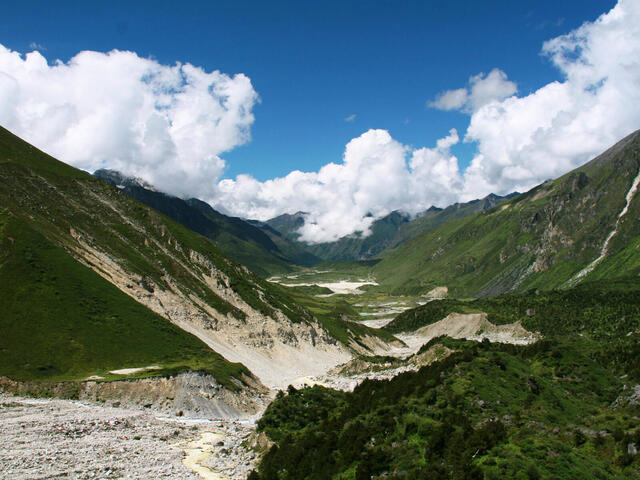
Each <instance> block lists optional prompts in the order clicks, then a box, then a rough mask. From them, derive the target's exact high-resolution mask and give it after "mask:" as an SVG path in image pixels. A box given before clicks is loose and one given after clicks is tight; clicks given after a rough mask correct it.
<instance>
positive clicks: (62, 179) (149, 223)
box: [0, 129, 350, 385]
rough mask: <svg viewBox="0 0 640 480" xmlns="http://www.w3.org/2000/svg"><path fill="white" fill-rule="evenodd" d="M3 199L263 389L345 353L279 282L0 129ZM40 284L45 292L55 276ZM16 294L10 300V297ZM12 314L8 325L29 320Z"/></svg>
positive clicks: (12, 213) (15, 218)
mask: <svg viewBox="0 0 640 480" xmlns="http://www.w3.org/2000/svg"><path fill="white" fill-rule="evenodd" d="M0 205H2V216H3V218H5V219H9V220H10V221H11V222H15V224H16V225H24V226H26V227H28V229H30V230H31V231H34V232H36V233H37V234H39V235H41V236H42V237H44V239H46V241H47V242H49V243H51V244H53V245H54V246H55V247H58V248H60V249H63V250H64V251H65V252H66V253H67V254H68V255H70V256H71V257H73V259H75V260H76V261H78V262H80V263H81V264H82V265H84V266H85V267H88V268H90V269H91V270H93V271H94V272H96V273H97V274H99V275H100V276H101V277H103V278H104V279H106V280H107V281H108V282H109V283H111V284H112V285H114V286H115V287H117V288H118V289H119V290H120V291H121V292H124V293H125V294H127V295H128V296H129V297H131V298H133V299H135V300H136V301H137V302H138V303H140V304H142V305H144V306H146V307H147V308H149V309H150V310H152V311H153V312H155V313H156V314H158V315H160V316H162V317H164V318H165V319H167V320H169V321H171V322H172V323H173V324H175V325H177V326H179V327H181V328H182V329H183V330H185V331H187V332H190V333H192V334H194V335H196V336H197V337H198V338H199V339H200V340H202V341H203V342H204V343H206V344H207V345H208V346H209V347H211V348H212V349H213V350H214V351H216V352H218V353H220V354H222V355H223V356H224V357H225V358H226V359H227V360H230V361H234V362H241V363H243V364H244V365H246V366H247V367H248V368H249V369H250V370H251V371H252V372H253V373H255V374H256V375H258V377H259V378H260V379H261V380H263V381H264V382H265V383H267V384H269V385H281V384H282V383H284V385H286V384H287V383H286V382H287V381H288V380H290V379H292V378H296V377H297V376H300V375H309V374H314V372H319V371H322V370H323V369H324V368H326V367H327V366H332V365H335V364H337V363H340V362H341V361H344V360H345V359H348V358H350V354H349V353H348V352H347V351H346V349H345V348H344V347H343V346H341V345H339V344H338V343H337V342H336V340H335V339H333V338H332V337H330V336H329V335H328V334H327V332H326V330H325V329H324V328H323V327H322V326H321V325H320V324H318V322H317V321H316V319H315V318H314V317H313V316H312V315H311V314H310V313H309V312H308V311H306V310H305V309H303V308H301V307H299V306H297V305H296V304H295V303H294V302H293V301H291V299H290V298H289V297H288V295H286V294H285V293H284V290H283V289H282V288H281V287H278V286H276V285H272V284H269V283H268V282H266V281H264V280H262V279H261V278H260V277H258V276H256V275H255V274H253V273H252V272H250V271H249V270H248V269H247V268H245V267H243V266H240V265H238V264H235V263H234V262H233V261H231V260H230V259H228V258H227V257H225V256H224V255H223V254H222V253H221V252H220V251H219V250H218V249H217V248H216V247H215V246H214V245H213V244H212V243H211V241H209V240H208V239H206V238H204V237H202V236H200V235H198V234H195V233H193V232H191V231H190V230H187V229H186V228H184V227H183V226H181V225H179V224H177V223H175V222H173V221H172V220H170V219H168V218H166V217H164V216H163V215H161V214H159V213H158V212H156V211H154V210H152V209H151V208H149V207H147V206H145V205H143V204H141V203H139V202H137V201H135V200H133V199H132V198H130V197H129V196H127V195H125V194H124V193H122V192H121V191H120V190H119V189H117V188H115V187H113V186H111V185H109V184H108V183H106V182H103V181H101V180H98V179H95V178H93V177H91V176H90V175H88V174H86V173H84V172H81V171H79V170H76V169H74V168H71V167H69V166H67V165H65V164H63V163H61V162H58V161H57V160H55V159H53V158H51V157H50V156H48V155H46V154H44V153H42V152H40V151H39V150H37V149H35V148H34V147H32V146H31V145H29V144H27V143H25V142H24V141H22V140H20V139H19V138H18V137H16V136H14V135H12V134H11V133H10V132H8V131H7V130H4V129H1V130H0ZM12 238H13V241H14V242H16V244H17V245H19V244H20V243H21V242H22V241H23V240H22V238H15V237H12ZM8 241H11V240H8ZM23 260H24V261H28V258H24V259H23ZM45 280H46V282H47V285H48V288H53V286H55V283H56V281H57V280H56V279H55V278H49V277H45ZM52 293H54V292H52ZM17 294H18V292H16V293H14V294H13V295H14V297H12V298H9V300H8V301H9V302H15V301H17V300H16V297H15V295H17ZM3 296H4V292H3ZM5 300H6V299H5ZM96 302H97V303H108V302H109V300H108V299H107V298H103V299H100V298H98V299H97V300H96ZM79 314H80V315H81V314H82V312H79ZM15 315H16V316H15V317H11V318H9V320H8V321H10V322H20V321H32V319H29V318H24V317H21V316H19V315H18V314H17V313H16V314H15ZM76 320H77V321H81V319H80V318H78V319H76ZM128 366H129V365H124V364H123V365H121V367H128Z"/></svg>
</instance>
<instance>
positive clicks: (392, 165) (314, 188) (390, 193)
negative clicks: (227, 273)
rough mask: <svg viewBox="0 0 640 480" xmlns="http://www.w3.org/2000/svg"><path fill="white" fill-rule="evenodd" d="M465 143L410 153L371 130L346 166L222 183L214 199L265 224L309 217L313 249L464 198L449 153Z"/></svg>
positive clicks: (305, 234)
mask: <svg viewBox="0 0 640 480" xmlns="http://www.w3.org/2000/svg"><path fill="white" fill-rule="evenodd" d="M458 141H459V138H458V134H457V132H456V130H455V129H452V130H451V131H450V132H449V135H448V136H447V137H445V138H443V139H441V140H439V141H438V142H437V145H436V146H435V147H434V148H431V149H429V148H421V149H418V150H411V149H410V148H409V147H406V146H404V145H402V144H401V143H400V142H398V141H396V140H394V139H393V138H392V137H391V135H390V134H389V132H387V131H386V130H373V129H372V130H369V131H367V132H365V133H363V134H362V135H360V136H359V137H357V138H354V139H353V140H351V141H350V142H349V143H348V144H347V146H346V148H345V152H344V156H343V161H342V163H340V164H336V163H329V164H327V165H325V166H323V167H322V168H321V169H320V170H319V171H318V172H300V171H294V172H291V173H289V174H288V175H287V176H285V177H282V178H276V179H273V180H268V181H266V182H259V181H257V180H256V179H254V178H253V177H251V176H248V175H239V176H238V177H236V179H235V180H231V179H227V180H222V181H221V182H220V183H219V185H218V187H219V191H218V194H217V198H216V199H215V201H217V203H218V204H219V205H224V206H225V208H226V210H227V211H228V212H229V213H232V214H235V215H242V216H248V217H251V218H258V219H261V220H267V219H269V218H272V217H274V216H276V215H278V214H281V213H285V212H286V213H295V212H297V211H304V212H309V213H308V215H307V217H306V219H305V224H304V226H303V227H302V229H301V230H300V234H301V239H302V240H305V241H308V242H311V243H316V242H327V241H333V240H337V239H338V238H340V237H343V236H345V235H349V234H351V233H354V232H358V231H359V232H363V234H364V235H366V234H368V233H369V227H370V226H371V223H372V222H373V221H374V220H375V219H376V218H380V217H382V216H384V215H387V214H388V213H390V212H392V211H393V210H403V211H405V212H408V213H412V214H415V213H418V212H420V211H423V210H425V209H426V208H428V207H429V206H431V205H433V204H434V203H435V204H440V205H446V204H448V203H451V202H452V201H454V200H455V199H456V198H457V196H459V194H460V191H459V189H460V188H461V187H462V180H461V177H460V173H459V171H458V161H457V159H456V158H455V157H454V156H452V155H451V153H450V148H451V146H452V145H454V144H456V143H457V142H458ZM212 200H213V199H212Z"/></svg>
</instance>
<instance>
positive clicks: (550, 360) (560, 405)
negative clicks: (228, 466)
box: [250, 278, 640, 480]
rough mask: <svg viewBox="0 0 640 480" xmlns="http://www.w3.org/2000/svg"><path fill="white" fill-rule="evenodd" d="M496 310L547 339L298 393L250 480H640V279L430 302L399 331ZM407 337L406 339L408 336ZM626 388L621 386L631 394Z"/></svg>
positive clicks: (270, 428) (394, 327) (281, 401)
mask: <svg viewBox="0 0 640 480" xmlns="http://www.w3.org/2000/svg"><path fill="white" fill-rule="evenodd" d="M460 309H466V310H467V311H479V310H482V311H488V312H489V316H490V320H492V321H494V322H496V323H506V322H512V321H516V320H520V321H522V322H523V323H524V324H525V326H527V327H529V328H534V327H535V329H537V330H539V331H542V332H543V333H544V334H545V338H544V339H542V340H539V341H538V342H536V343H535V344H533V345H529V346H512V345H502V344H491V343H489V342H487V341H485V342H482V343H477V342H469V341H464V340H453V339H450V338H443V337H441V338H437V339H434V340H432V341H431V342H430V343H429V344H428V345H425V346H424V347H423V348H422V350H423V351H424V350H426V349H428V348H430V347H432V346H433V345H436V344H439V345H443V346H446V347H447V348H449V349H451V350H453V351H454V353H452V354H451V355H450V356H449V357H447V358H446V359H444V360H441V361H439V362H437V363H435V364H432V365H430V366H428V367H424V368H422V369H421V370H419V371H418V372H411V373H405V374H402V375H399V376H397V377H395V378H393V379H392V380H389V381H373V380H368V381H365V382H364V383H362V384H361V385H359V386H358V387H357V388H356V389H355V390H354V392H353V393H344V392H336V391H333V390H329V389H324V388H322V387H317V386H316V387H313V388H311V389H309V388H307V389H303V390H294V389H289V392H288V395H286V396H285V395H283V394H281V395H280V397H279V398H278V399H277V400H276V401H275V402H274V403H273V404H271V405H270V406H269V408H268V409H267V411H266V412H265V414H264V416H263V418H262V419H261V420H260V422H259V424H258V428H259V429H261V430H262V431H264V432H266V433H267V435H268V436H269V437H270V438H271V439H272V440H273V441H274V442H275V445H274V446H273V447H272V448H271V449H270V450H269V451H268V453H267V454H266V455H265V456H264V458H263V459H262V462H261V464H260V465H259V468H258V470H257V471H256V472H253V473H252V475H251V476H250V478H253V479H263V480H270V479H321V478H334V479H345V480H346V479H354V480H357V479H364V478H367V479H368V478H426V479H430V478H433V479H440V478H443V479H444V478H455V479H476V478H478V479H480V478H487V479H493V478H495V479H498V478H521V479H537V478H557V479H573V478H585V479H610V478H611V479H623V478H625V479H626V478H640V464H639V463H638V459H637V458H636V457H633V456H632V455H630V454H629V453H628V451H629V447H628V446H629V444H631V443H636V444H637V443H638V442H640V427H638V421H637V419H638V415H640V406H639V405H638V403H637V401H629V398H630V397H629V395H630V393H631V392H632V390H630V389H629V388H627V387H626V386H625V384H626V385H635V384H636V383H638V382H640V361H639V360H638V359H639V358H640V329H639V327H640V280H638V279H636V278H633V279H621V280H619V281H614V282H611V281H609V282H606V283H605V282H595V283H586V284H584V285H581V286H579V287H578V288H575V289H571V290H566V291H557V292H535V291H532V292H529V293H527V294H524V295H505V296H501V297H497V298H495V299H480V300H476V301H466V302H461V301H454V300H445V301H438V302H431V303H429V304H427V305H425V306H423V307H419V308H417V309H415V310H413V311H409V312H405V313H404V314H402V315H400V316H399V317H398V319H397V320H396V321H395V322H393V323H392V324H391V325H390V328H389V330H391V331H399V330H401V329H405V328H409V329H413V328H417V327H419V326H422V325H424V324H427V323H430V322H432V321H435V320H439V319H441V318H442V317H443V316H444V315H446V313H447V312H449V311H460ZM401 327H402V328H401ZM623 382H624V383H623Z"/></svg>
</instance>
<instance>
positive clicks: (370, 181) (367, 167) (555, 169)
mask: <svg viewBox="0 0 640 480" xmlns="http://www.w3.org/2000/svg"><path fill="white" fill-rule="evenodd" d="M542 53H543V55H545V56H547V57H548V58H549V59H550V60H551V61H552V62H553V64H554V65H555V66H556V67H557V68H558V69H559V71H560V73H561V75H562V78H561V80H560V81H555V82H551V83H549V84H547V85H544V86H542V87H541V88H539V89H538V90H536V91H534V92H532V93H530V94H528V95H524V96H520V97H518V96H517V95H516V93H517V87H516V84H515V83H514V82H512V81H510V80H508V78H507V75H506V74H505V73H504V72H503V71H502V70H499V69H493V70H492V71H491V72H489V73H488V74H483V73H481V74H478V75H474V76H472V77H470V79H469V84H468V85H467V86H466V87H464V88H459V89H454V90H449V91H446V92H443V93H442V94H440V95H439V96H437V97H436V99H435V100H434V101H433V102H432V106H434V107H436V108H440V109H445V110H454V109H457V110H461V111H463V112H466V113H468V114H469V116H470V123H469V127H468V129H467V131H466V133H465V135H464V140H465V141H467V142H476V146H477V152H476V154H475V156H474V157H473V160H472V162H471V164H470V166H469V167H468V168H467V169H466V170H465V171H464V172H461V171H460V169H459V165H458V159H457V158H456V157H455V156H454V155H452V154H451V152H450V148H451V147H452V146H453V145H455V144H456V143H457V142H458V141H459V136H458V133H457V132H456V131H455V130H452V131H451V132H450V134H449V135H448V136H447V137H445V138H443V139H440V140H439V141H438V142H437V144H436V146H435V147H433V148H412V147H408V146H405V145H402V144H401V143H399V142H398V141H396V140H394V139H393V138H392V137H391V136H390V134H389V133H388V132H387V131H384V130H370V131H368V132H365V133H364V134H362V135H361V136H360V137H358V138H355V139H353V140H352V141H351V142H349V144H348V145H347V147H346V150H345V153H344V157H343V162H342V163H341V164H333V163H331V164H329V165H326V166H325V167H323V168H322V169H320V171H318V172H306V173H303V172H292V173H291V174H289V175H287V176H286V177H283V178H278V179H274V180H270V181H268V182H264V183H261V182H258V181H256V180H255V179H253V178H251V177H249V176H242V177H238V178H236V180H224V181H223V182H221V183H220V186H219V187H220V194H219V196H218V198H217V199H218V201H219V204H222V205H226V206H227V207H230V208H231V211H232V212H233V213H235V214H237V215H244V216H249V217H257V218H261V219H267V218H269V217H273V216H275V215H277V214H281V213H285V212H288V213H294V212H296V211H305V212H310V213H309V215H308V218H307V222H306V224H305V226H304V228H303V229H302V230H301V234H302V239H304V240H307V241H311V242H320V241H330V240H335V239H337V238H339V237H341V236H343V235H346V234H349V233H352V232H354V231H363V232H365V234H366V232H367V229H368V227H369V226H370V225H371V223H372V221H373V220H374V219H375V218H379V217H381V216H383V215H385V214H387V213H389V212H391V211H392V210H395V209H400V210H404V211H406V212H409V213H417V212H419V211H421V210H424V209H425V208H428V207H429V206H430V205H438V206H443V205H447V204H449V203H452V202H455V201H468V200H472V199H474V198H481V197H483V196H485V195H487V194H489V193H497V194H506V193H510V192H513V191H516V190H517V191H526V190H528V189H529V188H531V187H533V186H535V185H536V184H538V183H541V182H543V181H544V180H547V179H549V178H555V177H557V176H559V175H562V174H564V173H566V172H567V171H569V170H571V169H572V168H575V167H577V166H579V165H581V164H583V163H584V162H585V161H587V160H589V159H590V158H593V157H594V156H595V155H597V154H598V153H600V152H602V151H603V150H604V149H605V148H607V147H608V146H610V145H612V144H613V143H615V142H616V141H617V140H619V139H620V138H622V137H623V136H625V135H626V134H628V133H630V132H631V131H633V130H635V129H637V128H640V109H638V108H637V105H640V60H639V59H640V3H638V2H637V1H630V0H621V1H620V2H619V3H618V5H617V6H616V7H615V8H613V9H612V10H611V11H610V12H608V13H606V14H603V15H602V16H601V17H600V18H598V19H597V20H596V21H595V22H588V23H585V24H584V25H583V26H582V27H580V28H578V29H577V30H574V31H572V32H570V33H569V34H567V35H563V36H561V37H557V38H554V39H552V40H549V41H548V42H546V43H545V44H544V45H543V48H542ZM238 199H240V200H241V201H240V202H238Z"/></svg>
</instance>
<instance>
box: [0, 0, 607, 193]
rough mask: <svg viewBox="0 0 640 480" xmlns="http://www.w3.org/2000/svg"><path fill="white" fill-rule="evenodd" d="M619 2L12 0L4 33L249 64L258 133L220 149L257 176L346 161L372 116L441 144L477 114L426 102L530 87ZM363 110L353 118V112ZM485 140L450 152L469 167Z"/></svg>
mask: <svg viewBox="0 0 640 480" xmlns="http://www.w3.org/2000/svg"><path fill="white" fill-rule="evenodd" d="M614 5H615V2H612V1H601V0H598V1H580V2H576V1H575V0H572V1H566V0H554V1H544V0H543V1H530V2H529V1H526V2H525V1H522V2H518V1H516V2H514V1H484V2H455V1H430V2H426V1H421V2H411V1H406V2H402V1H366V2H365V1H351V2H303V1H295V2H239V1H235V2H174V1H172V2H161V1H154V2H142V1H136V2H131V1H128V2H84V1H83V2H64V1H63V2H56V4H54V2H50V1H46V2H29V1H22V2H4V4H3V5H2V6H0V18H2V20H1V21H0V43H2V44H3V45H4V46H5V47H7V48H9V49H12V50H15V51H18V52H21V53H25V52H27V51H29V50H30V49H31V48H32V45H36V44H37V45H38V48H39V50H40V51H41V52H42V53H43V55H44V56H45V57H46V58H47V59H48V60H49V62H51V61H52V60H53V59H61V60H63V61H67V60H68V59H70V58H71V57H73V55H75V54H76V53H77V52H78V51H80V50H97V51H103V52H106V51H109V50H112V49H121V50H132V51H135V52H136V53H137V54H138V55H139V56H141V57H152V58H155V59H157V60H158V62H160V63H162V64H173V63H175V62H190V63H192V64H194V65H197V66H202V67H203V68H204V69H205V70H207V71H210V70H213V69H219V70H220V71H222V72H225V73H229V74H234V73H240V72H242V73H245V74H246V75H247V76H248V77H249V78H250V79H251V82H252V84H253V86H254V88H255V90H256V91H257V92H258V94H259V95H260V98H261V103H260V104H258V105H257V106H255V107H254V110H253V112H254V114H255V122H254V124H253V125H252V127H251V134H252V141H251V142H249V143H247V144H245V145H242V146H239V147H237V148H235V149H233V150H232V151H230V152H227V153H225V154H223V155H222V156H223V157H224V159H225V160H226V170H225V171H224V175H223V176H224V177H234V176H235V175H237V174H239V173H250V174H251V175H253V176H254V177H255V178H257V179H258V180H266V179H269V178H273V177H279V176H284V175H286V174H287V173H288V172H290V171H291V170H294V169H300V170H303V171H316V170H318V169H319V168H320V167H321V166H322V165H324V164H326V163H329V162H339V161H340V160H341V158H342V155H343V153H344V148H345V145H346V144H347V142H349V141H350V140H351V139H352V138H354V137H357V136H359V135H361V134H362V133H363V132H365V131H367V130H368V129H370V128H380V129H386V130H388V131H389V132H390V133H391V135H392V136H393V137H394V139H396V140H398V141H399V142H402V143H403V144H405V145H409V146H415V147H420V146H431V145H434V144H435V142H436V140H437V139H439V138H442V137H444V136H446V135H447V132H448V131H449V129H450V128H452V127H455V128H457V130H458V132H459V133H460V134H461V135H462V134H463V133H464V132H465V130H466V127H467V125H468V123H469V116H468V115H465V114H463V113H460V112H455V111H453V112H445V111H439V110H436V109H433V108H426V102H427V101H429V100H431V99H433V98H434V96H435V95H436V94H437V93H438V92H441V91H443V90H447V89H451V88H458V87H462V86H464V85H465V84H466V82H467V79H468V78H469V77H470V76H471V75H475V74H477V73H479V72H485V73H486V72H489V71H490V70H491V69H493V68H496V67H497V68H500V69H501V70H503V71H504V72H505V73H506V74H507V75H508V77H509V79H510V80H512V81H514V82H516V83H517V85H518V94H519V95H526V94H528V93H529V92H531V91H534V90H536V89H537V88H539V87H540V86H542V85H544V84H547V83H549V82H551V81H553V80H556V79H561V75H560V73H559V72H558V70H557V69H556V68H554V67H553V66H552V65H551V63H550V61H549V60H548V58H546V57H543V56H541V55H540V50H541V47H542V44H543V42H544V41H545V40H548V39H550V38H553V37H556V36H558V35H560V34H562V33H565V32H568V31H571V30H573V29H575V28H577V27H579V26H580V25H581V24H582V23H583V22H585V21H593V20H595V19H596V18H597V17H598V16H599V15H600V14H602V13H604V12H606V11H608V10H609V9H611V8H612V7H613V6H614ZM353 114H355V115H356V117H355V119H354V120H353V121H352V122H346V121H345V120H344V119H345V118H346V117H348V116H350V115H353ZM474 149H475V147H474V146H473V145H469V144H463V143H462V142H460V143H459V144H457V145H454V146H453V147H452V149H451V150H452V152H453V153H454V154H456V155H457V156H458V158H459V160H460V165H461V167H462V168H464V167H465V166H466V164H467V163H468V161H469V160H470V158H471V156H472V154H473V152H474Z"/></svg>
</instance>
